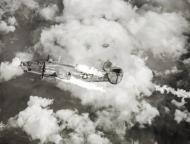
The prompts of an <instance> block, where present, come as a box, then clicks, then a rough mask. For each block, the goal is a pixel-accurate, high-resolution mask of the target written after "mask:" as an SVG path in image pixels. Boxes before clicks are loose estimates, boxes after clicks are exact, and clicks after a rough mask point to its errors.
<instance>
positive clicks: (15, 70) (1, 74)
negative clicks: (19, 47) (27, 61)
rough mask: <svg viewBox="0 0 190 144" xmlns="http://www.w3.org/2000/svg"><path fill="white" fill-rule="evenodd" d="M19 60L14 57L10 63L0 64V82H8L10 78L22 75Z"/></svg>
mask: <svg viewBox="0 0 190 144" xmlns="http://www.w3.org/2000/svg"><path fill="white" fill-rule="evenodd" d="M20 63H21V61H20V59H19V58H17V57H15V58H14V59H13V60H12V62H11V63H10V62H2V63H1V64H0V81H8V80H10V79H12V78H15V77H17V76H20V75H22V74H23V70H22V68H21V67H20Z"/></svg>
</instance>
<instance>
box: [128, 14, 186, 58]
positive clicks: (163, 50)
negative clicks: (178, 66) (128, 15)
mask: <svg viewBox="0 0 190 144" xmlns="http://www.w3.org/2000/svg"><path fill="white" fill-rule="evenodd" d="M126 25H127V27H128V30H129V31H130V32H131V33H132V34H133V35H134V37H135V39H136V40H137V41H139V44H138V42H137V45H138V48H139V49H140V50H142V49H143V50H151V51H152V53H153V54H154V55H155V56H159V55H160V54H165V55H166V56H167V57H168V56H169V57H179V56H180V55H181V54H182V53H185V52H186V50H185V44H186V37H185V36H183V32H187V31H188V27H189V24H188V22H187V20H186V19H185V18H184V17H183V16H182V15H180V14H177V13H162V14H159V13H156V12H147V13H145V14H144V15H140V16H139V17H137V18H134V19H133V20H131V21H130V22H129V23H127V24H126Z"/></svg>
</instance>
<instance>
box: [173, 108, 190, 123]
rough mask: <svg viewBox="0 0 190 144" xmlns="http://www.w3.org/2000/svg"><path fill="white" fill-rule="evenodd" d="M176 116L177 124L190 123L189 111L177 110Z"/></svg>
mask: <svg viewBox="0 0 190 144" xmlns="http://www.w3.org/2000/svg"><path fill="white" fill-rule="evenodd" d="M174 116H175V118H174V119H175V120H176V121H177V123H180V122H181V121H183V120H184V121H186V122H190V113H189V112H187V111H180V110H178V109H176V110H175V114H174Z"/></svg>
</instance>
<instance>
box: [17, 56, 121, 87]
mask: <svg viewBox="0 0 190 144" xmlns="http://www.w3.org/2000/svg"><path fill="white" fill-rule="evenodd" d="M20 66H21V68H22V69H23V71H24V72H31V73H35V74H39V75H41V78H42V79H46V78H48V79H56V78H58V79H66V80H69V79H71V78H72V77H73V78H75V79H80V80H84V81H87V82H109V83H111V84H118V83H120V82H121V80H122V78H123V70H122V69H121V68H119V67H116V66H112V63H111V62H110V61H106V62H104V64H103V66H102V69H100V70H98V69H96V68H94V67H88V66H87V65H80V64H77V65H76V66H73V65H68V64H63V63H61V62H57V61H53V60H52V59H49V56H48V59H47V60H45V61H27V62H21V65H20Z"/></svg>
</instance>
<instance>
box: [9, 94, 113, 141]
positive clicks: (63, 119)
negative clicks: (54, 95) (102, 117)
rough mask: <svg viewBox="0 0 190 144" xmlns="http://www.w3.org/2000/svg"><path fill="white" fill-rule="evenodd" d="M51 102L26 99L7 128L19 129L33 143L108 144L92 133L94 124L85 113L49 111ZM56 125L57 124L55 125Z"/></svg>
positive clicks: (101, 137) (98, 133) (101, 134)
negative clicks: (37, 141) (23, 107)
mask: <svg viewBox="0 0 190 144" xmlns="http://www.w3.org/2000/svg"><path fill="white" fill-rule="evenodd" d="M52 103H53V100H52V99H46V98H41V97H37V96H30V99H29V101H28V107H27V108H26V109H24V110H23V111H21V112H19V114H18V115H16V116H15V117H13V118H10V119H9V127H19V128H22V129H23V130H24V131H25V132H26V133H27V134H28V135H30V136H31V138H32V139H33V140H36V139H39V140H40V141H41V143H47V142H53V143H55V144H62V143H64V142H66V143H68V144H83V143H84V142H87V143H89V144H111V143H110V141H109V140H108V139H107V138H105V137H104V136H103V133H101V132H99V131H97V130H96V125H95V123H94V122H93V121H91V120H90V119H89V117H88V114H82V115H79V114H78V113H77V112H76V111H72V110H68V109H62V110H58V111H57V112H55V113H54V112H53V110H52V109H49V108H48V107H49V105H51V104H52ZM58 123H59V124H58Z"/></svg>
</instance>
